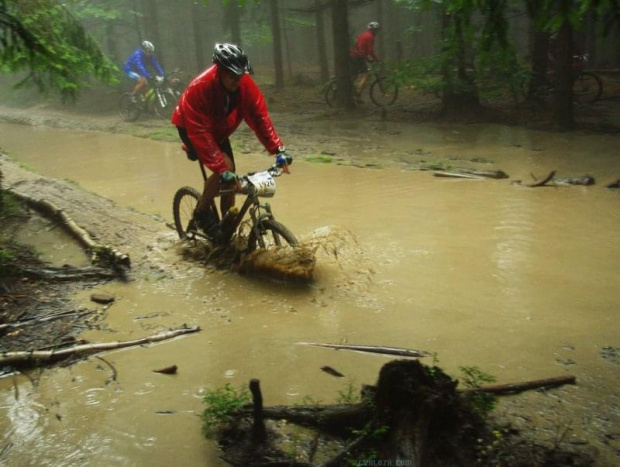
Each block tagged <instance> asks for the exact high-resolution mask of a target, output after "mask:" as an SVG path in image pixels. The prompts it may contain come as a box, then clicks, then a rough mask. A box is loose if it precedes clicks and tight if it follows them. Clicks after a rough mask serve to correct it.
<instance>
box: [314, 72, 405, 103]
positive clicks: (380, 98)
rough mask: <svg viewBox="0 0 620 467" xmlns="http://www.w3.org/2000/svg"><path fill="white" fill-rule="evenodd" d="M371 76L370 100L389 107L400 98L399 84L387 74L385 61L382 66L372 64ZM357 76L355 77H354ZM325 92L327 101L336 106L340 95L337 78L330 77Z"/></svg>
mask: <svg viewBox="0 0 620 467" xmlns="http://www.w3.org/2000/svg"><path fill="white" fill-rule="evenodd" d="M370 73H371V75H372V76H371V78H370V79H369V81H370V86H369V88H368V93H369V94H370V100H371V101H372V103H373V104H375V105H376V106H378V107H387V106H390V105H392V104H394V102H396V99H397V98H398V85H397V84H396V83H395V82H394V81H393V79H391V77H389V76H387V75H386V73H385V67H384V65H383V62H381V63H380V66H378V67H377V66H372V67H371V69H370ZM354 78H355V77H354ZM323 94H324V95H325V102H326V103H327V105H328V106H330V107H336V104H337V95H338V83H337V79H336V78H332V79H330V80H329V81H328V82H327V84H326V85H325V87H324V88H323Z"/></svg>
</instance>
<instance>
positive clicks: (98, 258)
mask: <svg viewBox="0 0 620 467" xmlns="http://www.w3.org/2000/svg"><path fill="white" fill-rule="evenodd" d="M11 193H12V194H14V195H15V196H17V197H18V198H20V199H22V200H23V201H24V202H25V203H26V204H27V205H28V206H30V207H32V208H33V209H35V210H37V211H38V212H40V213H41V214H43V215H45V216H47V217H49V218H51V219H53V220H55V221H56V222H58V223H59V224H60V225H61V226H62V227H63V228H64V229H65V230H66V231H67V232H69V234H70V235H71V236H73V238H75V239H76V240H77V241H78V242H79V243H80V245H81V246H82V247H83V248H85V249H86V250H88V251H89V252H90V253H91V260H92V261H93V263H101V264H107V263H112V264H113V265H116V266H124V267H129V266H130V263H131V261H130V259H129V255H127V254H125V253H120V252H119V251H117V250H115V249H114V248H112V247H110V246H107V245H99V244H98V243H97V242H95V241H94V240H93V239H92V237H91V236H90V235H89V234H88V232H87V231H86V230H84V229H83V228H82V227H80V226H79V225H77V224H76V223H75V221H74V220H73V219H71V218H70V217H69V216H68V215H67V214H66V213H65V212H64V211H63V210H62V209H60V208H58V207H57V206H55V205H54V204H52V203H50V202H49V201H46V200H44V199H35V198H32V197H31V196H28V195H24V194H19V193H15V192H11Z"/></svg>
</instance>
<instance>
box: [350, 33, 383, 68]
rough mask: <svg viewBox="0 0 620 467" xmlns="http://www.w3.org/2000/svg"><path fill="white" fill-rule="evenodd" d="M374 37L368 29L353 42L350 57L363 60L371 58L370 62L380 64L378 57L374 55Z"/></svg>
mask: <svg viewBox="0 0 620 467" xmlns="http://www.w3.org/2000/svg"><path fill="white" fill-rule="evenodd" d="M374 47H375V35H374V34H373V33H372V31H371V30H370V29H367V30H366V31H364V32H363V33H361V34H360V35H359V36H357V40H356V41H355V45H354V46H353V48H352V49H351V54H350V55H351V57H356V58H363V59H364V60H368V57H372V61H374V62H380V61H381V60H379V57H377V56H376V55H375V50H374Z"/></svg>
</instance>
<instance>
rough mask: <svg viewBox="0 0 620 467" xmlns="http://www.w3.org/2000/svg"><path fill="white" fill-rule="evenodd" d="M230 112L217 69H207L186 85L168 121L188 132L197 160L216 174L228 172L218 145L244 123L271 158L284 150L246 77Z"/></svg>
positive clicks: (259, 98)
mask: <svg viewBox="0 0 620 467" xmlns="http://www.w3.org/2000/svg"><path fill="white" fill-rule="evenodd" d="M235 94H236V96H235V97H236V99H235V102H234V105H233V107H232V109H229V110H228V113H227V109H226V107H227V105H228V102H229V99H230V96H229V93H228V92H227V91H226V89H225V88H224V86H223V85H222V83H221V82H220V80H219V78H218V76H217V65H213V66H211V67H210V68H208V69H206V70H205V71H204V72H203V73H202V74H200V75H199V76H197V77H196V78H194V80H193V81H192V82H191V83H190V84H189V86H188V87H187V89H186V90H185V92H184V93H183V95H182V96H181V99H180V101H179V104H178V105H177V107H176V109H175V110H174V113H173V114H172V118H171V121H172V123H173V124H174V125H176V126H178V127H182V128H185V129H186V130H187V136H188V137H189V138H190V140H191V142H192V145H193V146H194V149H195V150H196V152H197V153H198V157H199V158H200V160H201V161H202V163H203V164H205V165H206V166H207V167H208V168H209V169H211V170H212V171H213V172H215V173H217V174H221V173H222V172H225V171H226V170H227V168H226V162H225V161H224V153H223V152H222V151H221V150H220V147H219V145H220V144H221V143H222V142H224V141H225V140H226V138H228V137H229V136H230V135H231V134H232V133H233V132H234V131H235V130H236V129H237V127H238V126H239V125H240V124H241V120H245V122H246V123H247V124H248V126H249V127H250V128H251V129H252V130H253V131H254V133H256V136H257V137H258V139H259V140H260V142H261V143H262V144H263V146H265V149H266V150H267V151H268V152H269V153H270V154H275V153H276V152H277V150H278V147H280V146H283V144H282V141H281V140H280V138H279V137H278V135H277V134H276V131H275V129H274V128H273V124H272V123H271V119H270V118H269V113H268V112H267V106H266V104H265V98H264V97H263V95H262V93H261V92H260V90H259V89H258V86H257V85H256V83H255V82H254V80H252V78H251V77H250V76H249V75H243V76H242V77H241V80H240V82H239V88H238V90H237V91H236V93H235Z"/></svg>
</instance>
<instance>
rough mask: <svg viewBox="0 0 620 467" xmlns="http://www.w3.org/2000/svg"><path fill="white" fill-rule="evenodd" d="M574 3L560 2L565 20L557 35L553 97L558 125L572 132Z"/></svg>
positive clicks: (563, 0)
mask: <svg viewBox="0 0 620 467" xmlns="http://www.w3.org/2000/svg"><path fill="white" fill-rule="evenodd" d="M571 4H572V2H571V1H569V0H562V2H560V10H561V11H560V14H561V15H562V16H563V17H564V18H565V19H564V22H563V24H562V26H561V27H560V30H559V31H558V33H557V39H556V41H555V42H556V47H557V48H556V50H555V59H556V60H555V75H556V79H557V87H556V92H555V95H554V96H553V115H554V121H555V123H556V125H557V126H558V127H559V128H560V129H562V130H572V129H573V128H574V126H575V120H574V118H573V71H572V65H573V28H572V26H571V25H570V23H569V22H568V15H569V13H570V12H569V10H570V6H571Z"/></svg>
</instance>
